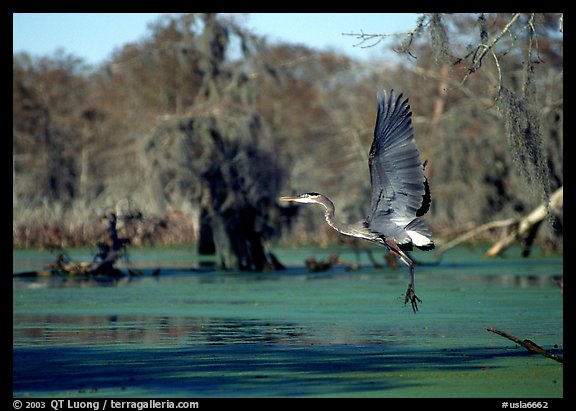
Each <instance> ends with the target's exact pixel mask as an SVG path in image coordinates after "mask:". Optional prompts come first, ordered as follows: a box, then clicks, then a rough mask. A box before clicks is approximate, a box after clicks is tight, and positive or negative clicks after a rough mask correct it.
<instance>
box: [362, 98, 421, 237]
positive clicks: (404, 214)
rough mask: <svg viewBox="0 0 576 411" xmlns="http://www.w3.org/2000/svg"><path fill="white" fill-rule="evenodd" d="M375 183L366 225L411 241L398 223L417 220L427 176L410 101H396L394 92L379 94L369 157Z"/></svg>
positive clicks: (372, 180) (371, 173)
mask: <svg viewBox="0 0 576 411" xmlns="http://www.w3.org/2000/svg"><path fill="white" fill-rule="evenodd" d="M369 167H370V178H371V183H372V202H371V213H370V216H369V217H368V218H367V220H366V223H367V225H368V226H369V227H370V229H371V230H374V231H377V232H379V233H381V234H384V235H393V236H396V237H398V238H397V241H400V242H403V241H408V240H409V239H408V238H407V236H406V235H405V233H404V235H402V231H403V230H400V231H398V228H399V227H398V224H396V223H395V222H394V220H396V221H398V222H400V221H406V224H407V223H408V222H410V221H412V220H413V219H414V218H415V217H416V213H417V212H418V210H419V209H420V208H421V206H422V201H423V196H424V194H425V186H424V181H425V176H424V170H423V167H422V162H421V161H420V154H419V153H418V149H417V148H416V144H415V143H414V133H413V130H412V113H411V112H410V106H409V105H408V99H405V100H404V101H402V94H400V95H399V96H398V98H395V95H394V90H391V91H390V95H389V97H387V96H386V92H382V93H379V94H378V114H377V117H376V127H375V130H374V141H373V142H372V147H371V148H370V155H369Z"/></svg>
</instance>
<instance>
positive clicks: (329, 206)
mask: <svg viewBox="0 0 576 411" xmlns="http://www.w3.org/2000/svg"><path fill="white" fill-rule="evenodd" d="M320 204H322V205H323V206H324V209H325V210H324V218H325V219H326V222H327V223H328V225H329V226H330V227H332V228H333V229H334V230H336V231H338V232H340V233H343V232H344V228H343V226H344V225H343V224H341V223H340V222H338V221H336V218H335V217H334V211H335V209H336V208H335V207H334V203H333V202H332V201H331V200H330V199H329V198H328V197H323V198H322V201H321V202H320Z"/></svg>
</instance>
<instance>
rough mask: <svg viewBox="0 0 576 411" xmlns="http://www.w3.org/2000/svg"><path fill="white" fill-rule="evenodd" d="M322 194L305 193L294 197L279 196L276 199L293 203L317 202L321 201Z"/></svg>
mask: <svg viewBox="0 0 576 411" xmlns="http://www.w3.org/2000/svg"><path fill="white" fill-rule="evenodd" d="M323 198H324V196H323V195H322V194H318V193H306V194H301V195H299V196H296V197H280V198H279V199H278V200H280V201H286V202H294V203H304V204H317V203H322V199H323Z"/></svg>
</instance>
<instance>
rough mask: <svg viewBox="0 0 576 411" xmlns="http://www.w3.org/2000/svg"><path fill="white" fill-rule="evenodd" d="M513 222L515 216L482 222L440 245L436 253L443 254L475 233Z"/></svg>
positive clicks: (514, 221)
mask: <svg viewBox="0 0 576 411" xmlns="http://www.w3.org/2000/svg"><path fill="white" fill-rule="evenodd" d="M514 223H517V220H516V219H515V218H509V219H507V220H498V221H491V222H489V223H486V224H482V225H481V226H478V227H476V228H474V229H473V230H470V231H468V232H466V233H464V234H462V235H460V236H458V237H456V238H455V239H454V240H452V241H449V242H447V243H446V244H444V245H443V246H442V248H440V249H439V250H438V251H437V252H436V255H437V256H441V255H442V254H444V253H445V252H446V251H448V250H449V249H451V248H453V247H455V246H457V245H458V244H460V243H463V242H465V241H468V240H470V239H472V238H474V237H476V236H477V235H479V234H480V233H483V232H484V231H488V230H492V229H494V228H503V227H509V226H511V225H513V224H514Z"/></svg>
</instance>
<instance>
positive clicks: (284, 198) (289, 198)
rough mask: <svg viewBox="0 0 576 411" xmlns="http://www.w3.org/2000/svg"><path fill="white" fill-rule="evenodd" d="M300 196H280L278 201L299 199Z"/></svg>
mask: <svg viewBox="0 0 576 411" xmlns="http://www.w3.org/2000/svg"><path fill="white" fill-rule="evenodd" d="M298 198H299V197H278V201H285V202H288V201H298Z"/></svg>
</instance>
